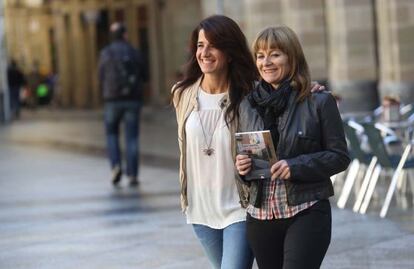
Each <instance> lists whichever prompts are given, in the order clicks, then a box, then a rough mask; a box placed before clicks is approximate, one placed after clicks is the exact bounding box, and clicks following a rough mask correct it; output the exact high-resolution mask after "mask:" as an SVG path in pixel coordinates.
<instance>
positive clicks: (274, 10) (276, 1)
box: [244, 0, 283, 45]
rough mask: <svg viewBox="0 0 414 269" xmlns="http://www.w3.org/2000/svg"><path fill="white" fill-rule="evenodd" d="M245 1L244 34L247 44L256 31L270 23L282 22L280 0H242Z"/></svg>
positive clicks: (251, 40) (250, 41)
mask: <svg viewBox="0 0 414 269" xmlns="http://www.w3.org/2000/svg"><path fill="white" fill-rule="evenodd" d="M244 3H245V14H246V19H245V23H246V25H245V29H244V30H245V34H246V37H247V40H248V42H249V45H250V44H251V43H252V42H253V40H254V38H255V37H256V35H257V33H258V32H259V31H260V30H262V29H263V28H265V27H267V26H270V25H278V24H281V23H283V17H282V1H281V0H260V1H257V0H244Z"/></svg>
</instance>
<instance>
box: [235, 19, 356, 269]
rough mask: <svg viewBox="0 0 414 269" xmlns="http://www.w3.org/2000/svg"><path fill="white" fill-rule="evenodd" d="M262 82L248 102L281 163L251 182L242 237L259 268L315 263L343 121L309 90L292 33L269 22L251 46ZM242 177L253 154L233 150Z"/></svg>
mask: <svg viewBox="0 0 414 269" xmlns="http://www.w3.org/2000/svg"><path fill="white" fill-rule="evenodd" d="M253 53H254V58H255V60H256V67H257V69H258V71H259V73H260V76H261V80H260V82H259V83H258V84H257V86H256V88H255V89H254V91H252V93H251V94H250V96H249V101H250V103H251V104H252V106H253V107H254V108H255V109H256V110H257V112H258V113H259V115H260V116H261V118H262V119H263V122H264V128H265V129H268V130H270V132H271V134H272V138H273V141H274V145H275V150H276V154H277V156H278V159H279V161H277V162H276V163H275V164H274V165H273V166H272V167H271V170H270V172H271V174H272V176H271V178H268V179H265V180H264V181H261V182H259V181H253V182H251V186H250V201H249V203H250V205H249V206H248V208H247V214H248V215H247V237H248V241H249V243H250V246H251V248H252V250H253V253H254V255H255V257H256V260H257V264H258V265H259V268H260V269H277V268H283V269H303V268H307V269H316V268H319V267H320V265H321V263H322V260H323V258H324V256H325V253H326V251H327V249H328V246H329V244H330V239H331V207H330V203H329V200H328V198H329V197H330V196H332V195H333V187H332V183H331V180H330V176H332V175H334V174H336V173H339V172H341V171H343V170H345V169H346V168H347V166H348V164H349V162H350V159H349V156H348V151H347V145H346V141H345V135H344V131H343V127H342V120H341V117H340V115H339V112H338V108H337V106H336V102H335V99H334V98H333V96H332V95H331V94H328V93H325V92H321V93H313V94H312V93H311V90H310V84H311V83H310V73H309V68H308V65H307V63H306V59H305V56H304V54H303V51H302V47H301V45H300V43H299V40H298V38H297V36H296V34H295V33H294V32H293V31H292V30H291V29H290V28H288V27H285V26H282V27H270V28H266V29H265V30H263V31H262V32H260V33H259V34H258V36H257V38H256V40H255V42H254V44H253ZM236 160H237V161H236V168H237V170H238V171H239V174H240V175H246V174H248V173H249V171H250V170H251V159H250V158H249V157H248V156H247V155H237V157H236Z"/></svg>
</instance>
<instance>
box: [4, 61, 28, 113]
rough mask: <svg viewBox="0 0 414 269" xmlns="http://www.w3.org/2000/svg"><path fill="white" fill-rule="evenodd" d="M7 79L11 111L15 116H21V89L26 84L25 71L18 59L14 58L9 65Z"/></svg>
mask: <svg viewBox="0 0 414 269" xmlns="http://www.w3.org/2000/svg"><path fill="white" fill-rule="evenodd" d="M7 81H8V86H9V96H10V111H11V114H12V116H13V117H14V118H16V119H18V118H20V91H21V88H22V87H23V86H24V85H25V84H26V79H25V77H24V74H23V72H22V71H21V70H20V68H19V66H18V65H17V63H16V61H15V60H14V59H12V60H11V61H10V64H9V66H8V67H7Z"/></svg>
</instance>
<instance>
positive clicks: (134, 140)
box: [105, 101, 141, 177]
mask: <svg viewBox="0 0 414 269" xmlns="http://www.w3.org/2000/svg"><path fill="white" fill-rule="evenodd" d="M140 111H141V105H140V103H139V102H136V101H114V102H106V103H105V129H106V144H107V150H108V155H109V160H110V162H111V167H112V168H114V167H117V166H118V167H120V168H121V167H122V158H121V149H120V146H119V129H120V125H121V123H122V122H124V125H125V126H124V133H125V142H126V145H125V149H126V164H127V165H126V174H127V175H128V176H131V177H137V176H138V164H139V144H138V141H139V117H140Z"/></svg>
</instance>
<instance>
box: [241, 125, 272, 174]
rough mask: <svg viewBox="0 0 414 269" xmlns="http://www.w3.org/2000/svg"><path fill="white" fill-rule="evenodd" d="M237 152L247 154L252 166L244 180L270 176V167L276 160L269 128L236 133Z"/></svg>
mask: <svg viewBox="0 0 414 269" xmlns="http://www.w3.org/2000/svg"><path fill="white" fill-rule="evenodd" d="M235 136H236V150H237V154H244V155H249V157H250V158H251V159H252V168H251V170H250V172H249V173H248V174H247V175H246V176H245V180H247V181H251V180H258V179H265V178H270V177H271V174H270V167H271V166H272V165H273V164H274V163H275V162H276V161H277V157H276V152H275V147H274V145H273V141H272V135H271V134H270V131H269V130H266V131H255V132H244V133H236V134H235Z"/></svg>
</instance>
